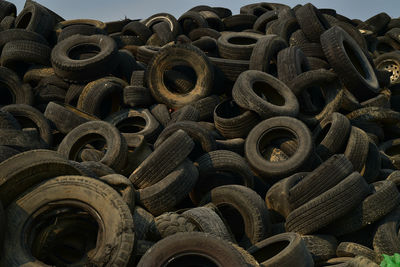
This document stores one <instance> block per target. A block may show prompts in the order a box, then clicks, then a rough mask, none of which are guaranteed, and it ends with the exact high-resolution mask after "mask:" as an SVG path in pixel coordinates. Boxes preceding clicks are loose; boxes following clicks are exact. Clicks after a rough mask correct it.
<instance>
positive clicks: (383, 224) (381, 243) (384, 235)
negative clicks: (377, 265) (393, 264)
mask: <svg viewBox="0 0 400 267" xmlns="http://www.w3.org/2000/svg"><path fill="white" fill-rule="evenodd" d="M399 215H400V208H399V207H397V208H396V209H394V210H393V211H392V212H391V213H389V214H388V215H386V216H385V217H384V218H383V219H382V220H380V221H379V222H378V223H377V226H376V232H375V233H374V239H373V248H374V251H376V252H377V253H379V254H386V255H393V254H394V253H399V252H400V242H399V237H398V235H397V229H398V225H399V221H400V219H399Z"/></svg>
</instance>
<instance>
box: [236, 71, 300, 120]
mask: <svg viewBox="0 0 400 267" xmlns="http://www.w3.org/2000/svg"><path fill="white" fill-rule="evenodd" d="M232 97H233V99H234V100H235V101H236V103H237V104H238V105H239V106H241V107H242V108H245V109H249V110H252V111H254V112H256V113H257V114H258V115H260V117H261V118H263V119H268V118H270V117H274V116H292V117H295V116H297V114H298V112H299V103H298V101H297V99H296V96H295V95H294V94H293V93H292V91H291V90H290V89H289V87H287V86H286V85H285V84H284V83H283V82H281V81H280V80H278V79H277V78H275V77H273V76H272V75H269V74H267V73H263V72H261V71H257V70H249V71H245V72H243V73H242V74H240V76H239V77H238V79H237V80H236V82H235V85H234V87H233V90H232Z"/></svg>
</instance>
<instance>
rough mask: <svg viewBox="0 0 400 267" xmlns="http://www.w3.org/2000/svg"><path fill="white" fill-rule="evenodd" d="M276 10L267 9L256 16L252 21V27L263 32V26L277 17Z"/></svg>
mask: <svg viewBox="0 0 400 267" xmlns="http://www.w3.org/2000/svg"><path fill="white" fill-rule="evenodd" d="M278 14H279V13H278V12H277V11H276V10H271V11H267V12H265V13H264V14H262V15H261V16H259V17H258V18H257V20H256V21H255V22H254V25H253V29H254V30H257V31H260V32H265V28H266V26H267V24H268V22H271V21H274V20H277V19H278Z"/></svg>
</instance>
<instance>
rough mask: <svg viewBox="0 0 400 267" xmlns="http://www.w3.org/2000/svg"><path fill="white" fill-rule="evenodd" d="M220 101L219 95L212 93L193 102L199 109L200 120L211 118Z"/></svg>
mask: <svg viewBox="0 0 400 267" xmlns="http://www.w3.org/2000/svg"><path fill="white" fill-rule="evenodd" d="M220 102H221V101H220V99H219V97H218V96H217V95H210V96H207V97H205V98H202V99H200V100H198V101H197V102H195V103H193V107H194V108H195V109H197V110H198V111H199V115H200V117H199V120H200V121H209V120H211V119H212V118H213V114H214V109H215V107H216V106H217V105H218V104H219V103H220Z"/></svg>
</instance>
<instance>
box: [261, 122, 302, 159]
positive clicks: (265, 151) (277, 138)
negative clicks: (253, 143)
mask: <svg viewBox="0 0 400 267" xmlns="http://www.w3.org/2000/svg"><path fill="white" fill-rule="evenodd" d="M288 140H290V141H294V142H295V143H294V146H295V148H294V149H293V148H292V147H290V149H289V148H287V147H285V144H284V142H286V141H288ZM289 145H290V146H292V145H293V144H289ZM298 147H299V145H298V138H297V136H296V135H295V134H294V133H292V132H290V131H288V130H287V129H281V128H275V129H271V130H269V131H266V132H265V133H264V134H263V135H262V136H261V137H260V139H259V141H258V146H257V152H258V153H259V155H261V157H263V158H264V159H266V160H268V161H270V162H279V161H283V160H282V159H274V160H273V161H271V160H270V159H271V158H270V157H271V148H272V149H273V148H275V149H276V148H279V150H282V152H283V153H284V154H285V155H287V156H288V158H290V157H291V156H292V155H294V154H295V153H296V151H297V149H298ZM285 148H286V149H285ZM274 152H277V151H274ZM278 152H279V151H278ZM279 153H280V152H279ZM283 156H284V155H283Z"/></svg>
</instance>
